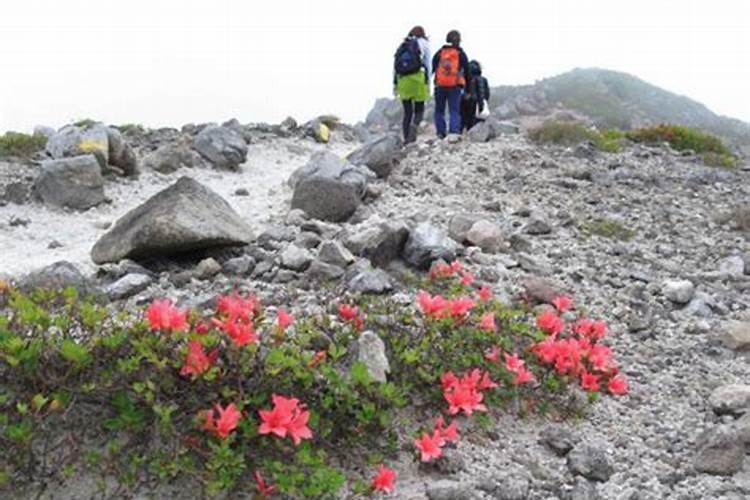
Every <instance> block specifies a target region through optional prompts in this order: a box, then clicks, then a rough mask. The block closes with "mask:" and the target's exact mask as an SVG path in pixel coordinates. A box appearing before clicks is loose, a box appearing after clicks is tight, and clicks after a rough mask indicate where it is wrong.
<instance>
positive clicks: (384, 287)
mask: <svg viewBox="0 0 750 500" xmlns="http://www.w3.org/2000/svg"><path fill="white" fill-rule="evenodd" d="M348 286H349V290H351V291H353V292H357V293H372V294H383V293H386V292H390V291H391V290H392V289H393V285H392V284H391V277H390V276H389V275H388V273H386V272H385V271H383V270H382V269H368V270H365V271H362V272H359V273H357V274H356V275H355V276H354V277H353V278H352V279H351V280H349V284H348Z"/></svg>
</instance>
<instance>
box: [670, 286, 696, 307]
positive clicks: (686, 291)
mask: <svg viewBox="0 0 750 500" xmlns="http://www.w3.org/2000/svg"><path fill="white" fill-rule="evenodd" d="M662 293H663V294H664V296H665V297H666V298H667V299H669V300H670V301H672V302H674V303H675V304H687V303H688V302H690V300H691V299H692V298H693V295H695V285H693V283H692V282H690V281H688V280H668V281H665V282H664V284H663V285H662Z"/></svg>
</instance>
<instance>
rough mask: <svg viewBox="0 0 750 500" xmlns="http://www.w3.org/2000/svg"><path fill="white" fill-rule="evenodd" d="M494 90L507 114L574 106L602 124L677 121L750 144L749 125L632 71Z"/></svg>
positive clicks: (591, 72)
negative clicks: (653, 82)
mask: <svg viewBox="0 0 750 500" xmlns="http://www.w3.org/2000/svg"><path fill="white" fill-rule="evenodd" d="M493 90H494V93H493V96H492V103H491V104H492V107H493V109H495V110H496V111H497V114H498V115H500V116H501V117H503V118H513V117H518V116H538V115H549V114H552V113H554V112H555V111H559V110H569V111H573V112H575V113H578V114H581V115H583V116H584V117H586V118H588V119H590V120H591V121H592V122H593V123H594V124H596V125H598V126H602V127H616V128H622V129H631V128H637V127H641V126H644V125H651V124H657V123H662V122H667V123H676V124H683V125H688V126H691V127H696V128H700V129H703V130H706V131H710V132H712V133H714V134H717V135H720V136H722V137H724V138H726V139H728V140H729V141H730V142H732V143H734V144H736V145H750V124H748V123H745V122H743V121H741V120H737V119H734V118H728V117H725V116H720V115H717V114H716V113H714V112H712V111H711V110H709V109H708V108H707V107H706V106H704V105H703V104H701V103H699V102H697V101H694V100H692V99H690V98H688V97H684V96H681V95H677V94H674V93H672V92H669V91H667V90H664V89H662V88H659V87H657V86H655V85H652V84H650V83H647V82H645V81H643V80H641V79H639V78H637V77H635V76H633V75H629V74H627V73H621V72H617V71H611V70H606V69H599V68H586V69H581V68H578V69H574V70H572V71H569V72H567V73H563V74H561V75H558V76H554V77H551V78H545V79H543V80H540V81H538V82H536V83H535V84H533V85H523V86H500V87H496V88H494V89H493Z"/></svg>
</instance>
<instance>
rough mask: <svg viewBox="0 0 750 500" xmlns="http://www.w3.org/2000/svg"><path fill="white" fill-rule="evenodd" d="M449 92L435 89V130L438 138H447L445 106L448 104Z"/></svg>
mask: <svg viewBox="0 0 750 500" xmlns="http://www.w3.org/2000/svg"><path fill="white" fill-rule="evenodd" d="M447 98H448V95H447V91H446V90H445V89H443V88H440V87H436V88H435V130H436V131H437V135H438V137H440V138H441V139H442V138H443V137H445V104H446V102H447Z"/></svg>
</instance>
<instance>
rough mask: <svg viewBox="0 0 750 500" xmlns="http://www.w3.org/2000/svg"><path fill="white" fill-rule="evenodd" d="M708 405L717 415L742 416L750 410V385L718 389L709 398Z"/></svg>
mask: <svg viewBox="0 0 750 500" xmlns="http://www.w3.org/2000/svg"><path fill="white" fill-rule="evenodd" d="M708 404H709V405H711V408H712V409H713V411H714V413H716V414H717V415H742V414H744V413H746V412H748V410H750V385H744V384H729V385H722V386H720V387H717V388H716V389H714V391H713V392H712V393H711V395H710V396H709V398H708Z"/></svg>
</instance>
